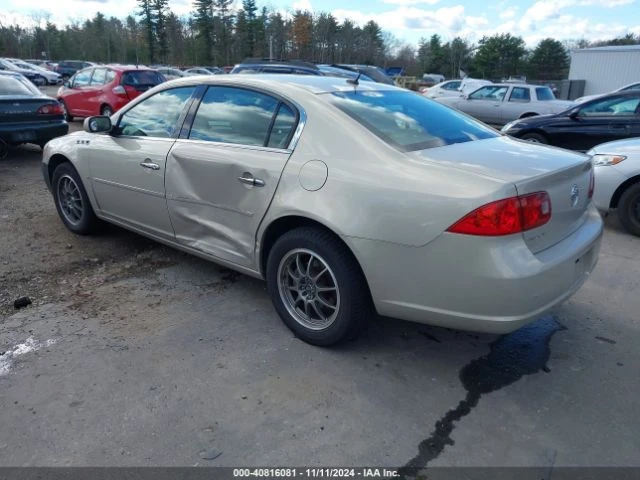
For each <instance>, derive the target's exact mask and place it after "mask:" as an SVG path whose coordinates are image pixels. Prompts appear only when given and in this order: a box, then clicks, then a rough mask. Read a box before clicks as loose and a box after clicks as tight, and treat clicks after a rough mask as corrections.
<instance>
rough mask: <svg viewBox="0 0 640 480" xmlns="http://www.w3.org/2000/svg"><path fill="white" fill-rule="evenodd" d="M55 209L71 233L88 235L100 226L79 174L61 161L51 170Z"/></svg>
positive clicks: (68, 164)
mask: <svg viewBox="0 0 640 480" xmlns="http://www.w3.org/2000/svg"><path fill="white" fill-rule="evenodd" d="M51 187H52V188H51V189H52V191H53V200H54V202H55V204H56V210H58V215H60V219H61V220H62V223H64V225H65V227H67V228H68V229H69V230H71V231H72V232H73V233H77V234H79V235H88V234H90V233H93V232H95V231H96V230H97V229H98V227H99V226H100V220H99V219H98V217H96V214H95V212H94V211H93V207H92V206H91V203H90V202H89V197H88V196H87V192H86V190H85V189H84V185H83V184H82V180H81V179H80V175H78V172H76V170H75V168H73V166H72V165H71V164H70V163H68V162H65V163H61V164H60V165H58V166H57V167H56V169H55V170H54V172H53V179H52V181H51Z"/></svg>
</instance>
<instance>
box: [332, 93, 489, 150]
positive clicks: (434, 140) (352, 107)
mask: <svg viewBox="0 0 640 480" xmlns="http://www.w3.org/2000/svg"><path fill="white" fill-rule="evenodd" d="M329 95H331V96H332V99H331V101H332V103H333V104H334V105H335V106H336V107H338V108H339V109H340V110H342V111H343V112H345V113H346V114H347V115H349V116H350V117H352V118H353V119H354V120H356V121H357V122H359V123H361V124H362V125H364V126H365V127H366V128H367V129H368V130H370V131H371V132H372V133H374V134H375V135H377V136H378V137H380V138H381V139H382V140H384V141H385V142H387V143H388V144H390V145H393V146H394V147H396V148H399V149H401V150H403V151H414V150H423V149H425V148H434V147H442V146H445V145H451V144H453V143H464V142H471V141H473V140H482V139H485V138H494V137H497V136H498V133H496V132H495V131H493V130H492V129H490V128H489V127H486V126H484V125H483V124H481V123H480V122H478V121H476V120H473V119H472V118H470V117H467V116H466V115H463V114H461V113H458V112H457V111H455V110H453V109H451V108H448V107H445V106H444V105H440V104H439V103H436V102H432V101H430V100H428V99H426V98H425V97H423V96H422V95H416V94H415V93H413V92H402V91H395V90H390V91H378V92H371V91H357V90H356V91H349V92H336V93H332V94H329Z"/></svg>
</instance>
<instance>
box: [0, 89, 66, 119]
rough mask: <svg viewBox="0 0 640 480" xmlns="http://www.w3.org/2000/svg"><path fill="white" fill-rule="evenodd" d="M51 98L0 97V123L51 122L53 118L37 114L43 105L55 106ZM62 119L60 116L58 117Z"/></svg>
mask: <svg viewBox="0 0 640 480" xmlns="http://www.w3.org/2000/svg"><path fill="white" fill-rule="evenodd" d="M56 103H57V102H56V101H55V100H53V99H51V98H38V97H35V98H34V97H32V96H27V95H24V96H22V95H21V96H16V95H12V96H9V97H6V96H0V122H12V123H15V122H31V121H40V120H45V119H46V120H52V119H53V116H44V115H41V114H38V113H37V112H38V109H39V108H41V107H42V106H43V105H56ZM59 117H60V118H61V117H62V116H61V115H60V116H59Z"/></svg>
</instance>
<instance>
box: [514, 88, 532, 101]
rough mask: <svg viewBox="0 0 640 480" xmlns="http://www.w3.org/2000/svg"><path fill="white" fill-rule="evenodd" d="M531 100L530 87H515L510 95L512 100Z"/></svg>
mask: <svg viewBox="0 0 640 480" xmlns="http://www.w3.org/2000/svg"><path fill="white" fill-rule="evenodd" d="M530 100H531V95H530V94H529V89H528V88H523V87H514V88H513V90H512V91H511V96H510V97H509V101H510V102H528V101H530Z"/></svg>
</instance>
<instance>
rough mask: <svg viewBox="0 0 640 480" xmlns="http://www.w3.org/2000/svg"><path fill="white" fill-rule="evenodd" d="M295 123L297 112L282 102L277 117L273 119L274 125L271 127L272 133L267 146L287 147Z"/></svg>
mask: <svg viewBox="0 0 640 480" xmlns="http://www.w3.org/2000/svg"><path fill="white" fill-rule="evenodd" d="M295 125H296V114H295V113H294V111H293V110H291V108H289V107H288V106H287V105H285V104H284V103H281V104H280V108H278V113H277V115H276V118H275V120H274V121H273V126H272V127H271V134H270V135H269V143H268V144H267V146H268V147H272V148H287V146H288V145H289V141H290V140H291V135H292V134H293V129H294V127H295Z"/></svg>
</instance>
